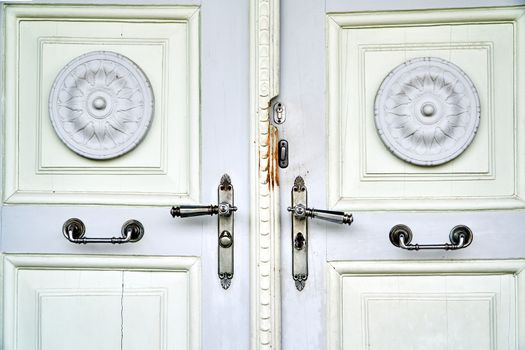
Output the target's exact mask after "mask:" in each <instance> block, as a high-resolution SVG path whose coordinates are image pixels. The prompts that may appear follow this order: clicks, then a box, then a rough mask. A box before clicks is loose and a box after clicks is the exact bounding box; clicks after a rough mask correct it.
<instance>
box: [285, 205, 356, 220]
mask: <svg viewBox="0 0 525 350" xmlns="http://www.w3.org/2000/svg"><path fill="white" fill-rule="evenodd" d="M288 211H289V212H292V213H293V216H294V217H295V218H297V219H304V218H311V219H320V220H325V221H329V222H333V223H335V224H347V225H351V224H352V222H353V221H354V218H353V216H352V214H349V213H345V212H342V211H334V210H320V209H313V208H312V209H310V208H307V207H305V206H304V205H303V204H298V205H296V206H293V207H288Z"/></svg>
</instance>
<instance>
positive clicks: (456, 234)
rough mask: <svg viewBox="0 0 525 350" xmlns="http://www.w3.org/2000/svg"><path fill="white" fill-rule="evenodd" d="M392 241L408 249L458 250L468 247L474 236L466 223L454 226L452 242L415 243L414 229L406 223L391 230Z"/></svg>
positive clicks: (451, 236) (451, 233) (450, 236)
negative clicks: (413, 239) (413, 238)
mask: <svg viewBox="0 0 525 350" xmlns="http://www.w3.org/2000/svg"><path fill="white" fill-rule="evenodd" d="M389 237H390V242H391V243H392V244H393V245H395V246H396V247H399V248H402V249H406V250H429V249H444V250H457V249H463V248H466V247H468V246H469V245H470V244H471V243H472V239H473V237H474V235H473V233H472V230H471V229H470V228H469V227H468V226H465V225H457V226H455V227H453V228H452V230H451V231H450V234H449V240H450V243H443V244H413V243H410V242H411V241H412V237H413V235H412V230H411V229H410V227H408V226H406V225H402V224H399V225H395V226H394V227H392V229H391V230H390V235H389Z"/></svg>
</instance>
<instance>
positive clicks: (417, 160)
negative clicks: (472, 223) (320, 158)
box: [326, 8, 525, 210]
mask: <svg viewBox="0 0 525 350" xmlns="http://www.w3.org/2000/svg"><path fill="white" fill-rule="evenodd" d="M489 12H490V14H488V12H484V10H481V9H463V10H451V11H443V10H422V11H419V12H418V13H417V14H416V13H411V12H390V13H387V12H384V13H377V14H375V15H374V16H370V15H369V14H367V13H348V14H344V13H339V14H328V15H327V17H326V21H327V47H328V50H327V74H328V91H329V92H328V98H327V103H328V119H329V121H328V128H329V129H328V130H329V134H330V136H331V137H330V138H329V141H328V150H329V152H328V155H329V167H328V176H329V179H330V181H329V184H330V185H329V203H330V205H331V206H332V207H337V208H347V209H348V208H351V209H353V210H381V209H383V208H390V209H399V210H429V209H430V210H436V209H437V210H439V209H451V208H459V209H477V208H480V209H483V208H485V209H486V208H516V207H523V206H524V203H525V202H524V201H523V198H522V197H523V184H524V178H523V172H522V171H521V168H520V162H522V159H521V158H520V157H522V154H521V153H520V152H519V151H518V149H517V148H516V145H517V144H518V143H519V141H518V140H519V139H520V135H522V133H523V128H521V127H517V125H520V124H522V120H523V113H522V112H521V106H520V99H519V97H518V96H519V91H521V90H520V89H522V86H521V85H520V84H523V81H522V79H515V77H516V76H518V72H519V69H520V68H519V67H520V66H521V65H522V62H523V47H522V45H521V42H522V41H523V38H522V35H523V30H524V29H523V16H522V15H523V9H503V8H500V9H494V10H491V11H489ZM443 67H444V68H443ZM424 106H427V107H428V108H430V110H429V111H427V112H428V113H430V114H428V115H426V114H425V113H423V112H422V111H423V109H422V108H423V107H424Z"/></svg>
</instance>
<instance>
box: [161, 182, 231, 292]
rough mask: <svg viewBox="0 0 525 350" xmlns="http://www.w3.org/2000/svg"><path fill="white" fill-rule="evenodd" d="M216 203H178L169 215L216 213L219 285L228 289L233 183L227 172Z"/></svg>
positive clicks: (191, 215) (219, 188)
mask: <svg viewBox="0 0 525 350" xmlns="http://www.w3.org/2000/svg"><path fill="white" fill-rule="evenodd" d="M217 197H218V204H217V205H213V204H211V205H180V206H174V207H172V208H171V216H173V217H174V218H175V217H180V218H187V217H193V216H203V215H217V216H218V219H217V220H218V221H217V227H218V239H217V240H218V244H217V246H218V275H219V279H220V281H221V286H222V288H224V289H228V288H229V287H230V285H231V281H232V278H233V267H234V264H233V257H234V254H233V243H234V240H233V228H234V221H233V220H234V215H233V214H234V212H235V211H237V207H236V206H235V205H234V201H233V200H234V195H233V185H232V182H231V179H230V176H229V175H228V174H224V175H223V176H222V178H221V181H220V183H219V187H218V189H217Z"/></svg>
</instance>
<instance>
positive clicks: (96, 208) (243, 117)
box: [0, 1, 250, 349]
mask: <svg viewBox="0 0 525 350" xmlns="http://www.w3.org/2000/svg"><path fill="white" fill-rule="evenodd" d="M99 3H100V2H99ZM155 3H156V4H157V3H159V2H155ZM166 3H167V4H166ZM181 3H184V4H188V3H193V5H199V9H198V17H199V19H198V21H197V22H195V25H196V26H197V27H198V28H199V30H200V37H199V41H200V42H199V43H197V42H195V43H196V45H197V47H196V49H197V51H198V55H199V57H200V59H199V60H200V68H198V69H199V70H200V82H199V81H197V82H199V84H200V86H198V87H197V89H198V90H199V94H200V100H201V103H200V107H199V110H200V119H199V120H198V124H199V128H200V138H199V139H198V140H197V141H198V143H197V144H198V145H200V146H198V147H197V148H194V149H192V150H191V152H198V153H200V162H199V163H198V166H199V169H198V174H197V175H194V176H192V178H191V180H192V181H196V185H197V189H198V192H194V193H198V197H197V198H194V199H193V200H188V199H186V200H184V201H183V202H184V203H191V202H198V203H203V204H212V203H216V201H217V186H218V182H219V180H220V178H221V176H222V174H224V173H228V174H229V175H230V176H231V178H232V181H233V184H234V187H235V204H236V205H237V206H238V207H239V211H238V212H237V213H236V216H235V230H236V231H235V276H234V279H233V281H232V285H231V287H230V288H229V289H228V290H227V291H225V290H223V289H222V287H221V286H220V283H219V279H218V277H217V226H216V225H217V221H216V218H210V217H202V218H194V219H187V220H182V219H177V220H174V219H172V218H171V216H170V215H169V209H170V206H169V205H168V203H169V204H171V201H165V202H164V203H162V202H159V201H157V199H158V198H157V197H156V196H155V193H153V194H152V193H148V194H143V193H141V194H140V195H135V194H130V195H129V196H128V197H127V196H123V197H122V198H116V197H113V195H107V197H108V198H110V199H109V201H110V202H111V203H113V205H112V206H107V205H103V204H104V203H107V202H103V201H100V202H98V201H97V203H98V204H96V205H78V204H70V205H47V204H40V205H26V204H10V205H3V207H2V218H1V220H2V237H1V243H0V246H1V250H2V252H4V253H23V254H24V255H26V254H29V255H34V254H37V253H38V254H65V255H67V256H69V255H71V256H72V259H69V260H68V262H69V263H71V264H72V267H74V265H75V258H76V257H78V258H80V257H82V256H86V255H92V254H97V255H99V254H103V255H110V256H119V255H126V256H133V258H132V259H130V260H132V261H133V260H136V259H139V260H140V259H142V257H144V256H153V257H155V256H169V257H195V258H198V259H199V261H200V265H201V266H202V273H201V275H200V277H199V282H200V288H199V289H200V290H201V291H202V293H203V296H202V298H201V315H200V316H201V322H196V323H193V325H192V328H195V329H197V330H199V329H200V330H199V331H200V334H201V340H200V341H201V343H200V347H201V348H203V349H247V348H249V342H250V308H249V303H250V293H249V285H250V280H249V278H250V275H249V273H248V271H249V266H250V261H249V208H250V204H249V198H250V185H249V184H250V180H249V172H248V171H247V169H248V166H249V165H248V164H249V158H250V149H249V142H248V140H249V137H250V136H249V132H250V127H249V125H250V119H249V80H248V76H249V70H248V67H249V46H248V40H249V33H248V29H246V30H239V28H248V26H249V11H248V3H246V2H243V1H238V2H230V3H228V4H224V3H217V2H212V1H210V2H207V1H206V2H203V3H202V4H199V3H197V4H195V3H196V2H195V1H183V2H181ZM172 5H173V2H171V1H170V2H165V5H164V7H166V8H173V6H172ZM62 7H67V6H65V5H63V6H62ZM91 7H92V8H93V9H94V10H93V13H99V12H100V6H95V5H93V6H91ZM175 7H176V6H175ZM117 8H118V11H111V16H123V17H126V16H128V17H129V16H131V15H130V12H133V11H132V10H129V11H128V10H126V9H132V8H134V9H135V12H134V13H135V15H137V16H138V18H137V21H135V22H137V23H138V22H141V21H142V20H143V18H142V17H143V16H147V15H148V11H145V12H144V13H143V14H142V15H140V11H137V9H138V10H140V9H146V7H143V6H138V5H137V6H131V7H128V6H124V5H118V7H117ZM154 8H155V7H154ZM83 13H84V14H85V15H86V16H88V15H89V14H90V11H87V10H86V11H85V12H83ZM137 13H139V14H137ZM155 13H156V14H157V15H158V16H160V17H161V18H163V17H166V16H168V15H169V11H167V12H163V11H162V7H158V8H157V9H156V10H155ZM149 14H150V15H151V13H149ZM159 27H160V26H159ZM147 34H148V33H147V32H144V33H143V35H144V36H146V35H147ZM100 35H101V36H103V35H104V33H100ZM225 42H227V43H228V44H227V45H225ZM174 49H175V48H174ZM141 54H142V55H147V54H148V51H147V50H144V51H142V52H141ZM187 59H190V56H187ZM193 141H195V140H193ZM138 149H139V148H137V149H136V150H137V151H138ZM184 149H185V150H186V151H188V150H189V148H188V147H185V148H184ZM174 151H175V152H177V151H180V150H177V149H175V150H174ZM130 154H133V152H131V153H130ZM186 156H190V155H189V154H187V155H186ZM144 159H146V158H144ZM144 159H143V160H144ZM181 169H182V168H181ZM5 171H7V170H6V169H5V168H4V172H5ZM10 171H11V169H10ZM96 171H97V170H94V171H93V173H91V174H89V176H91V178H92V179H94V178H98V179H100V180H101V181H103V179H104V177H105V175H104V174H100V175H96ZM148 176H149V177H146V178H145V179H143V180H141V182H139V183H136V184H135V188H133V190H134V191H135V192H134V193H137V192H138V193H140V188H141V186H142V185H145V186H147V185H148V183H151V184H154V185H156V184H155V181H157V176H156V175H153V174H150V175H148ZM121 179H122V180H123V181H125V180H126V176H124V175H123V176H122V177H121ZM167 190H168V191H171V190H173V188H170V189H167ZM150 195H151V196H150ZM160 195H161V196H162V192H161V193H160ZM69 198H70V199H71V202H75V203H77V201H76V200H75V198H77V197H76V196H75V195H74V194H70V195H69ZM99 199H100V198H99ZM78 202H79V203H80V202H83V203H86V202H85V201H82V200H81V199H79V200H78ZM174 204H175V203H174ZM70 217H78V218H80V219H82V220H83V221H84V223H85V224H86V228H87V232H86V236H88V237H97V236H99V237H111V236H115V235H119V233H120V227H121V225H122V223H123V222H124V221H126V220H127V219H130V218H134V219H137V220H140V221H141V222H142V223H143V225H144V227H145V235H144V238H143V239H142V240H141V241H140V242H138V243H136V244H127V245H75V244H72V243H70V242H68V241H67V240H66V239H65V238H64V237H63V236H62V233H61V227H62V224H63V222H64V221H65V220H67V219H68V218H70ZM144 259H145V257H144ZM45 260H46V258H45V257H44V258H43V259H41V260H39V263H42V264H44V265H45ZM80 267H81V266H80ZM119 268H120V269H121V270H125V269H126V266H121V267H119ZM163 279H164V278H163ZM139 280H141V278H139ZM146 280H147V279H144V280H142V281H143V282H144V281H146ZM167 280H169V278H167ZM126 282H128V283H129V284H130V285H132V284H133V283H135V282H134V281H133V280H132V279H129V280H127V281H126ZM141 283H142V282H141ZM152 283H153V282H152ZM133 300H134V299H132V298H131V299H129V307H130V308H131V309H134V308H135V306H134V302H133ZM135 300H136V299H135ZM148 300H151V299H147V300H145V301H146V302H148V303H150V302H151V301H148ZM239 305H244V307H239ZM148 317H155V315H153V314H150V316H148ZM130 322H131V321H130ZM232 325H235V326H234V327H232ZM5 326H6V327H10V326H12V323H11V325H9V324H5ZM147 329H149V330H151V328H147ZM118 334H120V329H119V330H118ZM129 336H130V337H131V336H133V334H131V335H129ZM124 342H125V341H124ZM4 348H6V349H7V348H8V347H4Z"/></svg>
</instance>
